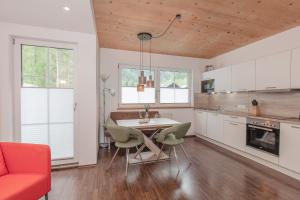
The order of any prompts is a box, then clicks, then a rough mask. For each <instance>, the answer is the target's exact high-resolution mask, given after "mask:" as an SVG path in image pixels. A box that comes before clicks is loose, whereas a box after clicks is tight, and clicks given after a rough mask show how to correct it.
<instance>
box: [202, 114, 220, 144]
mask: <svg viewBox="0 0 300 200" xmlns="http://www.w3.org/2000/svg"><path fill="white" fill-rule="evenodd" d="M206 135H207V137H209V138H211V139H213V140H216V141H219V142H222V140H223V115H221V114H218V113H207V126H206Z"/></svg>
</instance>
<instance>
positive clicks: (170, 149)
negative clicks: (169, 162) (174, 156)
mask: <svg viewBox="0 0 300 200" xmlns="http://www.w3.org/2000/svg"><path fill="white" fill-rule="evenodd" d="M171 152H172V146H170V147H169V158H171Z"/></svg>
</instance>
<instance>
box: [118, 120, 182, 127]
mask: <svg viewBox="0 0 300 200" xmlns="http://www.w3.org/2000/svg"><path fill="white" fill-rule="evenodd" d="M179 123H180V122H177V121H175V120H172V119H168V118H151V119H150V121H149V122H148V123H142V124H141V123H139V119H125V120H117V124H118V125H119V126H124V127H131V128H138V129H149V128H164V127H170V126H173V125H175V124H179Z"/></svg>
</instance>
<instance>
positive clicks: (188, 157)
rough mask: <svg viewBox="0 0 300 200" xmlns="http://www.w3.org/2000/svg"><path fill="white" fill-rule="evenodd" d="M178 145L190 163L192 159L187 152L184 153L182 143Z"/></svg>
mask: <svg viewBox="0 0 300 200" xmlns="http://www.w3.org/2000/svg"><path fill="white" fill-rule="evenodd" d="M180 147H181V149H182V151H183V153H184V155H185V157H186V158H187V159H188V160H189V162H190V163H191V162H192V160H191V158H190V156H188V154H187V153H186V151H185V149H184V147H183V145H182V144H180Z"/></svg>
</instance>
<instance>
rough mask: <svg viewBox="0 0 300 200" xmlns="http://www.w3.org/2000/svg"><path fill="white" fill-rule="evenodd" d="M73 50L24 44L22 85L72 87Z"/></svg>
mask: <svg viewBox="0 0 300 200" xmlns="http://www.w3.org/2000/svg"><path fill="white" fill-rule="evenodd" d="M73 60H74V59H73V50H72V49H59V48H52V47H49V48H48V47H40V46H31V45H22V87H30V88H43V87H49V88H72V87H73V73H74V72H73Z"/></svg>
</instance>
